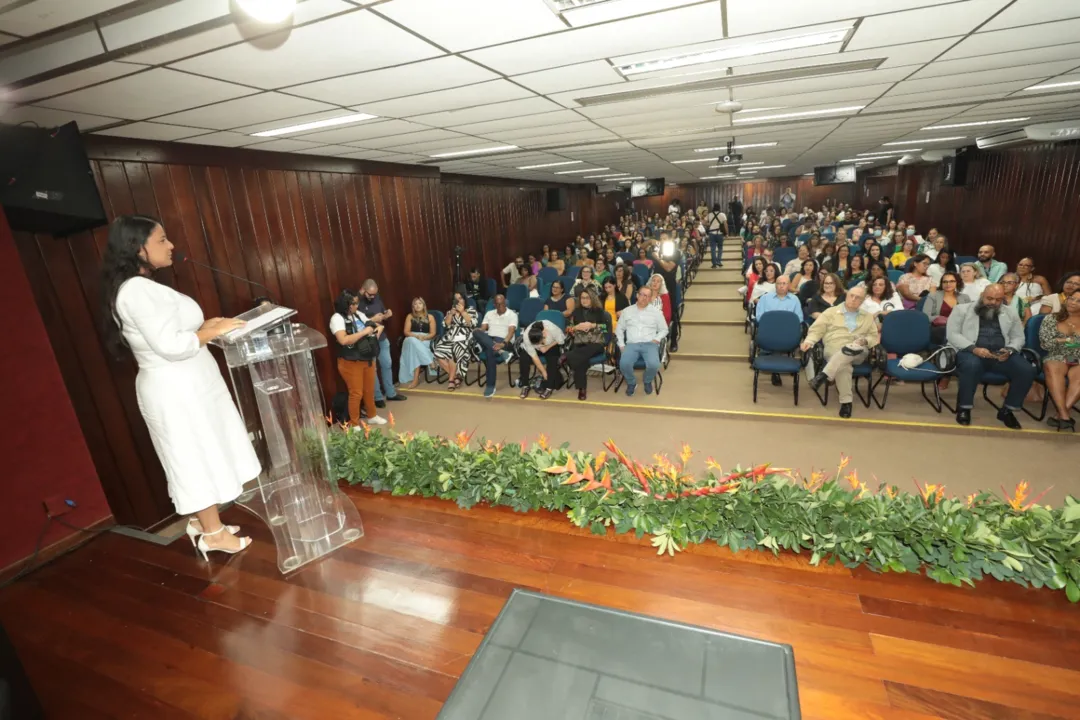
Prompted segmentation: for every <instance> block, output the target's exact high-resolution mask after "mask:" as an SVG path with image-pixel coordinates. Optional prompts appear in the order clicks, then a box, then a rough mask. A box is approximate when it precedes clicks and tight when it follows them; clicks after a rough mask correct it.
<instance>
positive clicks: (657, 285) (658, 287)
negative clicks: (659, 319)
mask: <svg viewBox="0 0 1080 720" xmlns="http://www.w3.org/2000/svg"><path fill="white" fill-rule="evenodd" d="M649 289H650V290H652V303H651V304H652V306H653V307H654V308H656V309H657V310H659V311H660V312H661V313H663V315H664V322H666V323H667V324H668V325H670V324H671V314H672V307H671V295H670V294H669V293H668V289H667V283H666V282H664V277H663V276H662V275H659V274H657V275H652V276H650V277H649Z"/></svg>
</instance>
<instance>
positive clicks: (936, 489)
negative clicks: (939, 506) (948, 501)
mask: <svg viewBox="0 0 1080 720" xmlns="http://www.w3.org/2000/svg"><path fill="white" fill-rule="evenodd" d="M915 487H916V488H918V489H919V495H921V496H922V499H923V505H925V506H926V507H930V498H933V499H934V502H941V500H942V499H943V498H944V497H945V486H944V485H941V486H938V485H934V484H933V483H927V484H926V487H922V486H920V485H919V481H918V480H915Z"/></svg>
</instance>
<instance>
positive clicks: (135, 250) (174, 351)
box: [101, 215, 262, 559]
mask: <svg viewBox="0 0 1080 720" xmlns="http://www.w3.org/2000/svg"><path fill="white" fill-rule="evenodd" d="M172 250H173V244H172V243H171V242H169V239H168V238H167V237H166V236H165V230H164V228H162V227H161V223H159V222H158V221H157V220H155V219H154V218H150V217H145V216H141V215H125V216H121V217H118V218H117V219H116V220H115V221H113V224H112V227H110V228H109V242H108V245H107V247H106V248H105V255H104V258H103V260H102V268H101V288H102V302H103V305H104V308H103V310H104V313H103V317H104V318H105V323H104V324H105V327H104V331H105V337H106V342H107V344H108V345H109V346H110V347H111V348H112V349H113V350H114V351H116V352H117V353H118V354H119V353H120V352H122V349H123V348H124V347H126V348H127V349H129V350H130V351H131V353H132V354H133V355H134V356H135V360H136V361H137V363H138V365H139V373H138V375H137V376H136V378H135V394H136V397H137V398H138V403H139V410H140V411H141V412H142V416H143V418H144V419H145V420H146V426H147V428H148V429H149V430H150V439H151V440H152V441H153V443H154V449H155V450H156V451H157V455H158V459H159V460H160V461H161V464H162V466H163V467H164V469H165V477H166V479H167V480H168V484H169V497H170V498H172V501H173V505H174V506H175V507H176V512H177V513H179V514H180V515H194V516H195V517H194V518H191V519H190V520H189V521H188V535H189V537H191V541H192V544H194V545H195V547H196V549H197V550H198V551H199V552H200V553H202V555H203V558H204V559H206V554H207V553H208V552H211V551H218V552H225V553H229V554H233V553H237V552H240V551H241V550H243V549H244V548H246V547H248V546H249V545H250V544H251V538H247V537H238V536H237V534H236V533H238V532H239V528H238V527H236V526H225V525H222V524H221V518H220V517H219V516H218V509H217V506H218V505H220V504H222V503H227V502H230V501H232V500H235V499H236V498H237V497H238V496H239V495H240V493H241V492H243V488H244V483H246V482H247V481H249V480H252V479H253V478H255V477H257V476H258V475H259V473H260V472H261V470H262V469H261V467H260V465H259V459H258V456H257V455H256V454H255V449H254V448H253V447H252V445H251V441H250V440H249V439H248V433H247V429H246V428H245V426H244V422H243V420H242V419H241V418H240V413H238V412H237V410H236V406H235V405H234V404H233V401H232V397H231V396H230V395H229V390H228V388H227V387H226V386H225V381H224V380H223V379H222V377H221V371H220V370H219V369H218V365H217V363H216V362H215V361H214V358H213V356H212V355H211V354H210V350H209V349H207V347H206V344H207V343H208V342H210V341H211V340H213V339H214V338H216V337H218V336H220V335H223V334H225V333H227V332H229V331H231V330H235V329H237V328H240V327H243V325H244V323H243V322H241V321H239V320H234V319H231V318H212V319H210V320H205V319H204V318H203V313H202V309H201V308H200V307H199V305H198V303H196V302H195V301H194V300H192V299H191V298H189V297H188V296H186V295H183V294H181V293H179V292H177V291H176V290H173V289H172V288H170V287H168V286H167V285H162V284H160V283H158V282H155V281H154V280H153V279H152V277H151V276H152V275H153V273H154V271H155V270H160V269H161V268H164V267H169V266H170V265H172Z"/></svg>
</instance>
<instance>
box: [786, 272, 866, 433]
mask: <svg viewBox="0 0 1080 720" xmlns="http://www.w3.org/2000/svg"><path fill="white" fill-rule="evenodd" d="M865 300H866V291H865V290H864V289H863V288H852V289H851V290H849V291H848V292H847V296H846V297H845V298H844V302H843V304H842V305H836V306H834V307H831V308H828V309H827V310H825V311H824V312H822V313H821V315H820V316H818V319H817V320H815V321H814V324H813V325H811V326H810V329H809V330H808V331H807V333H806V338H805V339H804V340H803V342H802V345H801V346H800V347H801V349H802V351H803V352H804V353H805V352H809V350H810V348H812V347H814V345H816V344H817V343H818V342H822V343H824V345H825V367H823V368H821V369H820V370H818V371H817V373H816V374H815V375H814V377H813V378H812V379H811V380H810V387H811V388H813V389H814V390H817V389H818V388H820V387H821V386H822V385H823V384H824V383H826V382H828V381H832V382H834V383H836V394H837V395H838V396H839V400H840V417H842V418H849V417H851V408H852V401H853V400H854V394H853V390H852V385H853V383H854V374H853V370H852V367H853V366H854V365H858V364H860V363H863V362H866V359H867V357H868V356H869V353H870V348H872V347H874V346H875V345H877V344H878V328H877V323H876V322H874V318H873V316H872V315H870V313H867V312H864V311H863V310H862V304H863V302H864V301H865Z"/></svg>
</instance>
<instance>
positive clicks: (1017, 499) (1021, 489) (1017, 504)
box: [1001, 480, 1053, 511]
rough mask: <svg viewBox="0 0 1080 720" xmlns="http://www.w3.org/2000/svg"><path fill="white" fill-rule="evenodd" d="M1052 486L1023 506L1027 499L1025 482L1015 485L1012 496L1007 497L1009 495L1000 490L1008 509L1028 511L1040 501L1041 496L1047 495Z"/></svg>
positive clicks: (1002, 489) (1026, 484)
mask: <svg viewBox="0 0 1080 720" xmlns="http://www.w3.org/2000/svg"><path fill="white" fill-rule="evenodd" d="M1052 488H1053V486H1052V485H1051V486H1050V487H1048V488H1046V490H1043V491H1042V492H1041V493H1039V494H1038V495H1036V496H1035V497H1033V498H1032V499H1031V502H1029V503H1027V504H1025V503H1024V501H1025V500H1027V498H1028V483H1027V480H1021V481H1020V482H1018V483H1017V484H1016V488H1015V489H1014V490H1013V496H1012V497H1009V494H1008V493H1007V492H1005V488H1004V487H1003V488H1001V492H1002V493H1004V495H1005V501H1006V502H1007V503H1009V507H1011V508H1012V509H1013V510H1018V511H1024V510H1029V509H1030V508H1031V507H1032V506H1034V505H1035V504H1036V503H1038V502H1039V500H1041V499H1042V496H1043V495H1045V494H1046V493H1048V492H1049V491H1050V490H1051V489H1052Z"/></svg>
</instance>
